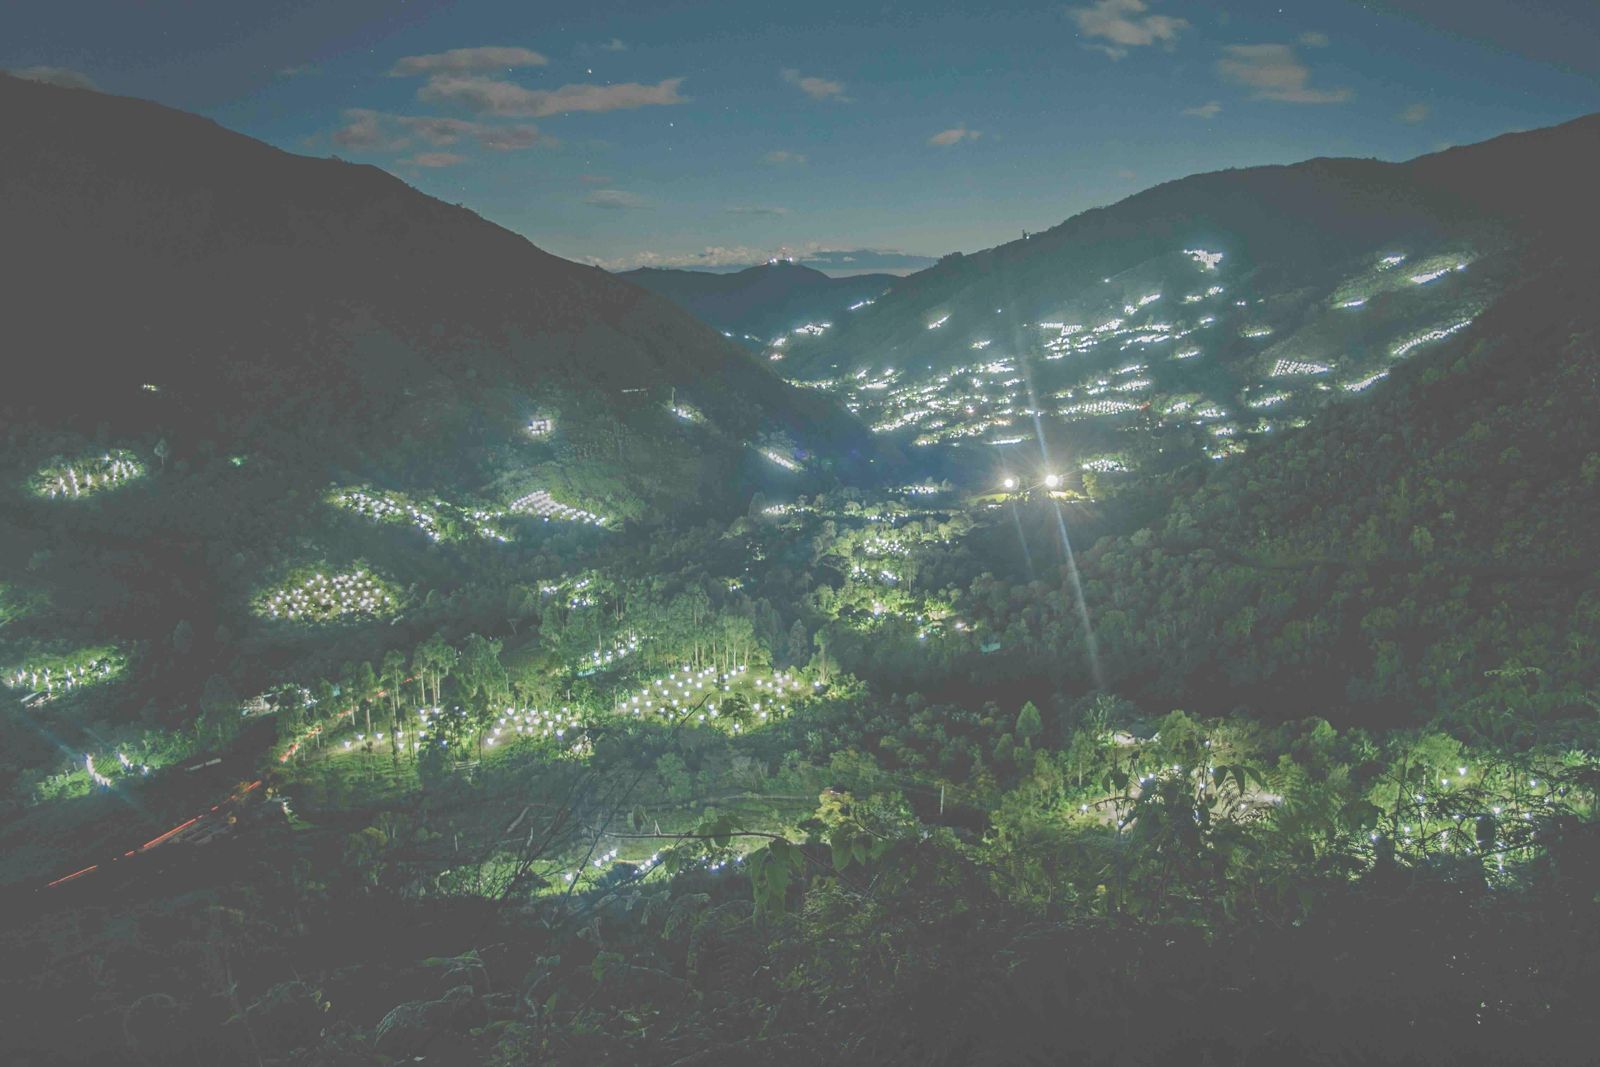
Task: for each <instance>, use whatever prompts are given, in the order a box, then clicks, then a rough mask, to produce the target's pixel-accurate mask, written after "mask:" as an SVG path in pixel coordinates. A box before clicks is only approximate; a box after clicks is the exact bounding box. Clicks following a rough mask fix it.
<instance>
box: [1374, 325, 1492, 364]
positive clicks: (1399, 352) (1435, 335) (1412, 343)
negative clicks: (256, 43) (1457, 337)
mask: <svg viewBox="0 0 1600 1067" xmlns="http://www.w3.org/2000/svg"><path fill="white" fill-rule="evenodd" d="M1471 325H1472V320H1471V319H1462V320H1461V321H1460V322H1456V323H1452V324H1450V325H1449V326H1441V327H1439V328H1438V329H1436V330H1429V331H1428V332H1427V333H1419V334H1418V335H1417V336H1415V337H1412V338H1408V339H1407V340H1404V341H1401V342H1400V343H1399V344H1397V345H1395V346H1394V348H1392V349H1390V351H1389V354H1390V355H1391V356H1393V357H1395V358H1396V359H1399V358H1401V357H1402V356H1405V355H1407V354H1409V353H1410V351H1411V350H1412V349H1413V348H1416V347H1417V346H1418V345H1425V344H1430V343H1432V342H1434V341H1442V340H1444V339H1445V338H1446V337H1449V336H1450V335H1451V334H1453V333H1456V332H1458V331H1460V330H1464V329H1466V328H1467V327H1468V326H1471Z"/></svg>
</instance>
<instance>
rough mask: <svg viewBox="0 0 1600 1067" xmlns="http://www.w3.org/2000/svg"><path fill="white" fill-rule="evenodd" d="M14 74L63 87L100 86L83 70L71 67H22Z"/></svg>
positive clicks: (29, 79) (93, 87)
mask: <svg viewBox="0 0 1600 1067" xmlns="http://www.w3.org/2000/svg"><path fill="white" fill-rule="evenodd" d="M11 73H12V74H13V75H14V76H16V77H18V78H21V79H23V80H24V81H30V82H43V83H44V84H46V85H59V86H61V87H62V88H63V89H94V90H96V91H98V90H99V88H100V87H99V86H98V85H96V84H95V83H94V79H93V78H91V77H89V75H87V74H85V73H83V71H81V70H72V69H71V68H69V67H22V68H20V69H18V70H13V71H12V72H11Z"/></svg>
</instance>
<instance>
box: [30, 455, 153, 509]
mask: <svg viewBox="0 0 1600 1067" xmlns="http://www.w3.org/2000/svg"><path fill="white" fill-rule="evenodd" d="M144 474H145V468H144V464H142V463H140V462H139V459H138V457H136V456H135V455H134V454H133V453H132V452H128V451H126V450H123V449H117V450H114V451H111V452H104V453H102V454H100V455H98V456H83V457H80V458H78V459H74V460H69V461H61V462H57V463H53V464H51V465H50V466H48V467H45V468H44V469H42V470H40V471H39V472H38V473H37V474H35V475H34V476H33V478H32V481H31V485H32V487H33V490H34V492H35V493H37V494H38V495H40V496H43V497H48V498H49V499H52V500H56V499H68V500H72V499H77V498H78V497H83V496H88V495H90V494H92V493H101V492H105V491H106V490H108V489H116V488H118V487H119V486H123V485H126V484H127V483H128V482H131V481H133V480H134V479H135V478H142V477H144Z"/></svg>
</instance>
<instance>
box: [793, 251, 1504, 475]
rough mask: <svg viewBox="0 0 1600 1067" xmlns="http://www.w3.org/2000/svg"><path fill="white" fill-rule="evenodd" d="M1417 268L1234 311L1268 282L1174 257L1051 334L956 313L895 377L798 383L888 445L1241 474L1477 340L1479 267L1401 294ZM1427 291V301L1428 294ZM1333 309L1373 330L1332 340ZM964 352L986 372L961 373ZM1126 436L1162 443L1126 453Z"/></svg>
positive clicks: (1078, 299) (1081, 305) (1353, 273)
mask: <svg viewBox="0 0 1600 1067" xmlns="http://www.w3.org/2000/svg"><path fill="white" fill-rule="evenodd" d="M1410 258H1412V257H1410V256H1409V255H1408V254H1407V253H1402V252H1394V251H1384V252H1381V253H1377V254H1372V255H1369V256H1367V257H1364V258H1360V259H1358V260H1357V261H1356V262H1354V263H1352V264H1349V265H1348V266H1347V267H1346V268H1345V269H1346V270H1348V271H1349V273H1348V274H1346V275H1344V276H1342V277H1336V278H1332V279H1329V280H1326V281H1324V282H1322V283H1321V286H1322V290H1321V294H1320V295H1318V294H1316V293H1314V292H1312V293H1308V292H1306V291H1300V292H1297V293H1295V294H1293V295H1292V296H1289V295H1280V294H1274V295H1272V296H1271V297H1268V296H1260V295H1256V296H1253V297H1252V296H1246V297H1244V298H1230V297H1231V295H1232V293H1234V292H1241V293H1246V294H1249V293H1252V292H1255V291H1256V290H1255V279H1254V278H1252V277H1251V275H1250V274H1248V273H1245V272H1244V271H1239V272H1237V276H1235V272H1233V271H1231V269H1230V267H1231V264H1230V260H1229V259H1228V257H1227V255H1226V254H1225V253H1223V252H1213V251H1208V250H1205V249H1192V248H1191V249H1182V250H1174V251H1172V252H1171V253H1168V254H1166V255H1163V256H1158V257H1155V258H1154V260H1152V261H1150V262H1147V263H1144V264H1141V265H1140V266H1138V267H1135V268H1131V269H1130V270H1128V271H1124V272H1123V273H1122V274H1121V275H1119V276H1117V277H1115V278H1111V277H1108V278H1105V279H1102V280H1101V281H1100V283H1099V285H1098V286H1096V287H1093V290H1092V291H1091V292H1088V293H1080V294H1075V295H1073V296H1070V297H1068V298H1067V299H1065V300H1064V301H1063V302H1062V305H1061V306H1060V307H1058V308H1056V309H1052V310H1054V311H1055V314H1053V315H1052V316H1051V317H1050V318H1046V319H1042V320H1039V321H1033V320H1026V321H1022V322H1020V323H1014V324H1013V323H1006V322H1005V321H1004V319H1005V315H1006V311H1007V309H1005V308H996V309H993V312H992V314H993V315H994V316H996V319H995V320H994V321H982V320H986V319H987V318H988V315H987V314H985V313H982V312H980V313H979V318H980V321H978V322H976V323H972V322H964V321H963V320H962V318H961V317H960V316H958V315H957V313H956V312H954V311H945V312H942V313H940V314H939V315H938V316H937V317H934V318H932V319H931V320H930V321H928V323H927V330H926V331H924V332H925V333H928V334H929V337H930V340H928V341H926V342H924V343H916V342H910V343H906V344H903V345H901V346H898V347H899V348H900V349H902V350H903V351H902V352H901V353H897V356H898V358H897V360H896V362H895V363H893V364H890V365H886V366H880V365H875V364H870V363H869V364H868V365H867V366H863V367H860V368H859V369H857V370H854V371H853V372H850V373H846V374H842V375H839V376H836V377H831V378H821V379H797V382H796V384H799V385H803V386H806V387H808V388H813V389H820V390H823V391H826V392H829V393H832V394H834V395H837V396H839V397H840V398H841V399H842V400H843V402H844V404H845V406H846V407H847V408H848V409H849V410H851V411H853V412H855V413H856V414H858V415H859V416H861V417H862V418H863V419H864V420H865V421H867V422H868V424H869V425H870V426H871V427H872V429H873V430H874V432H877V433H880V434H889V435H897V434H899V435H904V436H905V437H909V439H910V443H911V444H912V445H913V446H916V447H929V446H937V445H953V446H960V445H991V446H995V447H998V448H1005V447H1006V446H1012V445H1020V444H1023V443H1025V442H1030V441H1034V440H1035V439H1036V437H1037V436H1038V433H1039V432H1040V431H1041V430H1048V431H1049V433H1048V436H1049V437H1050V439H1051V440H1052V441H1054V442H1055V443H1056V444H1058V445H1059V446H1061V447H1065V448H1067V449H1068V450H1069V453H1071V454H1074V455H1076V454H1081V453H1084V452H1088V453H1089V456H1088V457H1085V459H1082V460H1078V461H1077V462H1076V463H1075V464H1074V465H1075V466H1077V467H1078V468H1079V469H1086V470H1091V471H1093V472H1095V473H1097V474H1102V475H1118V474H1125V473H1130V472H1134V471H1136V470H1137V469H1139V468H1140V467H1141V466H1142V465H1143V464H1144V463H1145V462H1149V461H1150V460H1151V458H1152V457H1156V456H1159V462H1158V464H1157V465H1158V466H1161V467H1166V466H1170V465H1171V464H1172V463H1174V462H1177V461H1181V460H1182V459H1183V458H1185V457H1197V456H1199V455H1204V456H1207V457H1210V458H1212V459H1225V458H1228V457H1230V456H1236V455H1239V454H1241V453H1243V452H1244V451H1245V449H1246V448H1247V447H1248V445H1249V442H1250V441H1251V440H1253V439H1255V438H1257V437H1259V436H1261V435H1263V434H1270V433H1272V432H1273V431H1274V430H1276V429H1278V428H1280V427H1283V426H1286V425H1287V426H1300V425H1304V423H1305V420H1306V419H1307V418H1309V417H1311V416H1312V415H1313V414H1314V413H1315V411H1317V410H1318V409H1319V408H1320V407H1322V406H1324V405H1326V404H1327V403H1329V402H1332V401H1334V400H1336V399H1339V398H1341V397H1346V396H1350V395H1353V394H1356V393H1359V392H1361V391H1362V390H1364V389H1365V388H1366V387H1368V386H1369V385H1371V384H1372V383H1373V382H1374V381H1376V380H1378V378H1377V377H1375V376H1381V375H1382V374H1384V373H1386V370H1387V365H1388V364H1389V363H1390V362H1392V361H1393V360H1396V359H1401V358H1404V357H1406V356H1408V355H1410V354H1411V353H1412V352H1413V351H1414V350H1415V349H1417V348H1418V347H1420V346H1422V345H1425V344H1429V343H1432V342H1434V341H1438V340H1442V339H1443V338H1445V337H1448V336H1450V335H1451V334H1452V333H1454V332H1456V331H1458V330H1460V329H1464V328H1465V327H1466V326H1467V325H1470V323H1471V322H1472V319H1473V318H1474V317H1475V315H1476V314H1477V312H1478V311H1479V309H1480V308H1481V307H1482V306H1483V304H1484V303H1485V302H1486V301H1487V300H1488V299H1490V295H1489V293H1490V289H1491V287H1490V286H1489V284H1488V283H1485V285H1473V284H1472V283H1470V282H1468V281H1466V280H1459V281H1458V280H1456V279H1457V277H1458V276H1459V275H1461V274H1462V273H1463V272H1465V271H1466V270H1467V262H1468V259H1469V258H1470V257H1469V256H1468V255H1467V254H1466V253H1464V252H1462V251H1460V250H1452V251H1450V252H1449V253H1448V254H1441V255H1433V256H1429V257H1426V258H1424V259H1422V260H1421V261H1420V262H1421V264H1422V266H1421V269H1420V272H1419V273H1417V274H1414V275H1411V276H1406V277H1402V276H1401V274H1400V273H1399V272H1397V271H1396V270H1395V268H1396V266H1397V265H1398V264H1400V263H1403V262H1406V261H1407V260H1408V259H1410ZM1185 265H1187V266H1188V267H1189V270H1188V271H1187V273H1186V272H1185V270H1184V266H1185ZM1447 278H1448V279H1451V280H1450V281H1449V282H1446V280H1445V279H1447ZM1144 279H1148V281H1145V280H1144ZM1157 282H1159V283H1160V287H1159V288H1158V287H1156V283H1157ZM1422 288H1426V290H1427V292H1426V294H1425V295H1424V294H1422V293H1417V292H1412V291H1411V290H1418V289H1422ZM1352 293H1360V294H1361V295H1360V296H1351V295H1350V294H1352ZM1330 308H1331V309H1336V310H1338V311H1340V312H1342V313H1344V314H1350V313H1351V312H1352V311H1353V310H1354V309H1361V311H1362V314H1363V315H1365V316H1366V318H1365V319H1363V320H1360V321H1359V322H1357V321H1355V320H1348V321H1343V322H1339V321H1333V322H1331V323H1330V322H1329V321H1327V309H1330ZM1086 311H1087V312H1088V313H1087V314H1085V312H1086ZM1433 323H1444V325H1432V324H1433ZM1418 324H1425V328H1420V329H1419V328H1418ZM995 335H999V336H1000V337H1001V338H1005V340H999V341H998V342H997V339H996V336H995ZM933 337H939V338H940V341H938V342H935V341H933V340H932V339H931V338H933ZM946 337H950V338H955V340H953V341H950V342H948V343H947V342H946V341H945V340H944V338H946ZM964 349H965V350H968V351H969V352H970V351H972V350H976V351H981V352H982V353H983V354H984V356H985V359H984V360H983V361H981V362H977V363H970V362H964V363H959V364H957V365H955V366H949V363H950V361H951V360H952V358H954V357H955V356H956V354H957V353H959V352H961V351H962V350H964ZM789 356H790V358H791V362H800V361H801V360H802V359H803V356H804V348H803V346H799V345H798V344H791V345H790V347H789ZM860 356H861V357H862V358H861V359H860V362H866V361H867V360H869V359H870V358H871V353H869V352H864V353H860ZM813 365H814V362H813ZM1269 409H1270V415H1268V414H1266V412H1267V411H1268V410H1269ZM1257 413H1261V414H1257ZM1127 434H1137V435H1140V436H1141V437H1143V438H1145V439H1146V440H1147V441H1149V442H1159V443H1157V444H1147V445H1142V446H1135V445H1130V444H1127V443H1121V444H1118V443H1116V442H1117V440H1118V438H1117V435H1124V440H1125V435H1127ZM1104 453H1114V454H1115V455H1116V457H1117V459H1116V461H1115V465H1112V464H1109V463H1106V462H1096V463H1094V465H1093V466H1090V467H1085V466H1084V463H1086V462H1089V461H1090V460H1092V459H1093V457H1094V456H1095V455H1096V454H1104ZM1134 457H1143V458H1142V459H1141V458H1134Z"/></svg>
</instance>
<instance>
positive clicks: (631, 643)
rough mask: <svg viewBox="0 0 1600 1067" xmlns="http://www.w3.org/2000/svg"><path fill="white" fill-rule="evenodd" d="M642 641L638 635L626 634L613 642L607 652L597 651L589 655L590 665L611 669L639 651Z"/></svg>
mask: <svg viewBox="0 0 1600 1067" xmlns="http://www.w3.org/2000/svg"><path fill="white" fill-rule="evenodd" d="M642 640H643V639H642V638H640V637H639V635H638V634H632V633H630V634H624V635H623V636H622V637H619V638H617V639H616V640H615V641H613V642H611V647H610V648H608V649H606V650H605V651H603V652H602V651H599V650H596V651H594V652H591V653H589V665H590V666H591V667H609V666H610V665H611V664H613V663H615V662H616V661H617V660H619V659H622V658H623V657H624V656H627V655H629V654H631V653H634V652H637V651H639V645H640V644H641V643H642Z"/></svg>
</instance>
